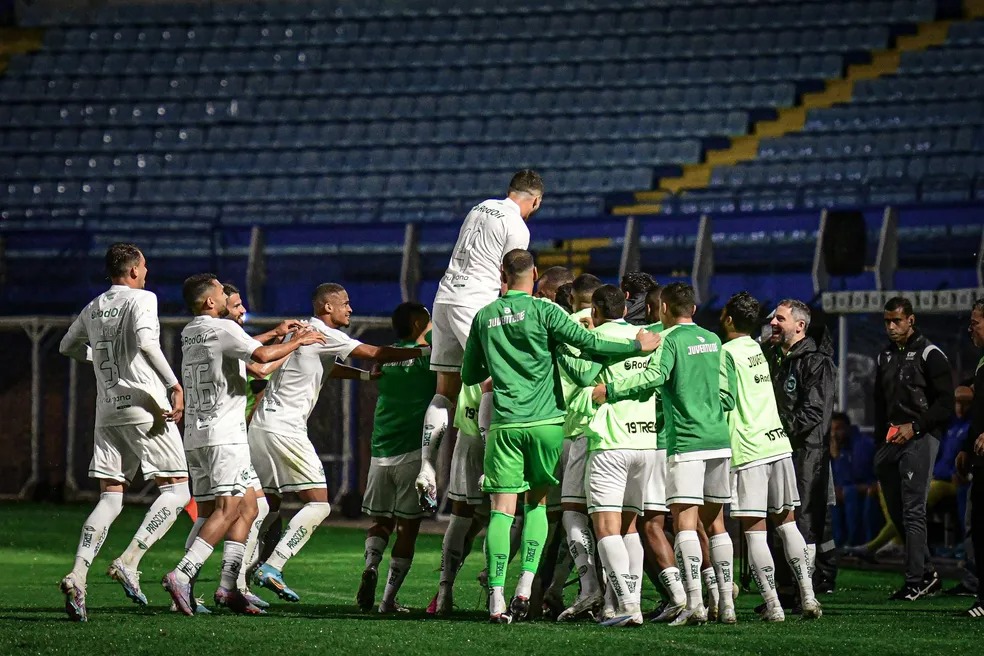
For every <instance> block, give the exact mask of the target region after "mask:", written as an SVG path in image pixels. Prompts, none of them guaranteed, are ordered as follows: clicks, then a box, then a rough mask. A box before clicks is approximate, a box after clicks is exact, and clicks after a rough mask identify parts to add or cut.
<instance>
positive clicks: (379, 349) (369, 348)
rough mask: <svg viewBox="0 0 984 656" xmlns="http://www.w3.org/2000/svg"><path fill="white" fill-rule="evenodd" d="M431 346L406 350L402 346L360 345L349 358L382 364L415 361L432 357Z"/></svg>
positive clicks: (424, 345) (423, 345) (422, 345)
mask: <svg viewBox="0 0 984 656" xmlns="http://www.w3.org/2000/svg"><path fill="white" fill-rule="evenodd" d="M430 351H431V349H430V346H428V345H426V344H421V345H420V346H413V347H410V348H404V347H402V346H373V345H372V344H359V345H358V346H356V347H355V348H354V349H352V352H351V353H350V355H349V357H353V358H361V359H364V360H375V361H376V362H378V363H380V364H385V363H387V362H402V361H403V360H413V359H414V358H419V357H422V356H425V355H430Z"/></svg>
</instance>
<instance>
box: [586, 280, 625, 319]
mask: <svg viewBox="0 0 984 656" xmlns="http://www.w3.org/2000/svg"><path fill="white" fill-rule="evenodd" d="M624 316H625V293H624V292H623V291H622V290H621V289H619V288H618V287H616V286H615V285H602V286H601V287H599V288H598V289H596V290H594V293H593V294H591V321H592V323H594V325H595V326H600V325H602V324H603V323H606V322H608V321H615V320H616V319H621V318H622V317H624Z"/></svg>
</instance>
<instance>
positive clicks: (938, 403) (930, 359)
mask: <svg viewBox="0 0 984 656" xmlns="http://www.w3.org/2000/svg"><path fill="white" fill-rule="evenodd" d="M925 372H926V381H927V383H928V384H929V390H930V393H929V394H927V396H928V397H929V398H931V399H933V402H932V403H930V404H929V407H928V408H926V410H925V411H924V412H923V413H922V414H921V415H919V419H917V420H916V421H918V422H919V430H920V431H921V433H923V434H925V433H936V432H937V431H942V430H946V426H947V424H948V423H949V421H950V417H952V416H953V411H954V408H953V406H954V400H953V375H952V374H951V373H950V362H949V361H948V360H947V359H946V356H945V355H943V351H940V350H939V349H936V348H934V349H931V350H930V351H929V354H928V355H927V356H926V362H925Z"/></svg>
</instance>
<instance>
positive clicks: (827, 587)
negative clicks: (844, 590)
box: [813, 576, 837, 594]
mask: <svg viewBox="0 0 984 656" xmlns="http://www.w3.org/2000/svg"><path fill="white" fill-rule="evenodd" d="M836 587H837V586H836V584H835V583H834V581H833V579H830V578H828V577H826V576H824V577H817V578H814V579H813V592H814V594H830V593H832V592H833V591H834V590H835V589H836Z"/></svg>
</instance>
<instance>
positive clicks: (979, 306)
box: [970, 296, 984, 314]
mask: <svg viewBox="0 0 984 656" xmlns="http://www.w3.org/2000/svg"><path fill="white" fill-rule="evenodd" d="M970 311H971V312H975V311H976V312H978V313H980V314H984V296H982V297H980V298H979V299H977V300H976V301H974V304H973V305H972V306H971V307H970Z"/></svg>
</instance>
